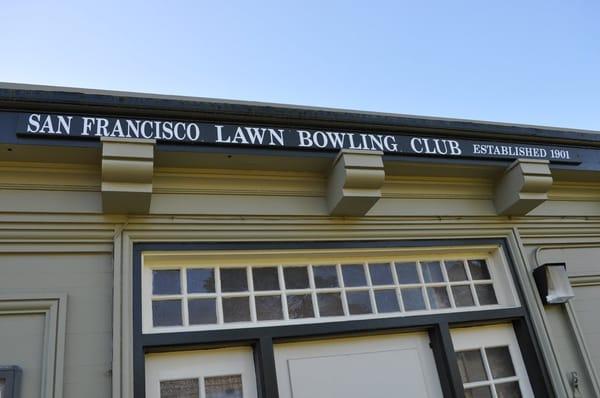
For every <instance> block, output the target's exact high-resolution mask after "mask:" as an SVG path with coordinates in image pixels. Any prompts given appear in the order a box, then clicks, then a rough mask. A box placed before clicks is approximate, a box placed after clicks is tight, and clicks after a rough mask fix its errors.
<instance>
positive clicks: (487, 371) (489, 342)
mask: <svg viewBox="0 0 600 398" xmlns="http://www.w3.org/2000/svg"><path fill="white" fill-rule="evenodd" d="M450 333H451V336H452V344H453V346H454V350H455V351H456V352H457V353H461V352H465V351H479V353H480V355H481V361H482V365H483V373H484V377H482V378H483V380H478V381H468V380H464V379H463V387H464V388H465V390H466V391H469V390H471V391H472V390H473V389H477V388H489V391H490V393H491V396H492V397H493V398H496V397H498V396H500V395H499V394H498V392H497V389H498V387H500V386H501V385H503V384H504V385H506V384H510V383H514V382H516V383H518V386H519V390H520V393H521V396H523V397H524V398H533V397H534V395H533V390H532V388H531V383H530V382H529V376H528V374H527V368H526V367H525V363H524V361H523V356H522V355H521V350H520V348H519V343H518V341H517V337H516V336H515V332H514V329H513V327H512V325H511V324H500V325H490V326H475V327H465V328H454V329H451V331H450ZM505 347H506V348H508V352H509V353H510V360H511V362H512V363H511V365H512V367H513V370H514V374H513V375H510V376H505V377H495V376H494V375H493V373H494V372H493V369H492V367H491V364H490V361H489V355H488V354H487V350H489V349H494V348H505ZM459 362H460V359H459ZM459 367H460V363H459ZM461 377H463V378H464V375H461Z"/></svg>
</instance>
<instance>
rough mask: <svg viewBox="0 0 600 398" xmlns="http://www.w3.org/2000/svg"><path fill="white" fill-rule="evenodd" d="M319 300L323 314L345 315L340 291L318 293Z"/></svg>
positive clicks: (320, 310) (320, 311) (320, 312)
mask: <svg viewBox="0 0 600 398" xmlns="http://www.w3.org/2000/svg"><path fill="white" fill-rule="evenodd" d="M317 301H318V302H319V314H321V316H337V315H344V310H343V308H342V299H341V298H340V294H339V293H319V294H317Z"/></svg>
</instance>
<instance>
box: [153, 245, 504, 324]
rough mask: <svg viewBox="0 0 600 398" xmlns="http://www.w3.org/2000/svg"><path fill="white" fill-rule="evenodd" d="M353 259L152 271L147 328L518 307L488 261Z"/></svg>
mask: <svg viewBox="0 0 600 398" xmlns="http://www.w3.org/2000/svg"><path fill="white" fill-rule="evenodd" d="M353 260H354V261H347V262H346V261H345V262H335V261H331V262H325V261H323V262H317V261H314V262H308V261H307V263H308V264H306V263H305V264H299V263H297V262H291V263H289V264H286V263H283V264H281V263H280V264H267V265H263V264H256V265H244V266H241V265H239V264H236V263H235V262H233V264H225V265H216V264H215V265H212V264H198V265H197V264H193V261H192V262H191V264H189V265H181V266H174V265H168V266H163V265H162V264H160V263H159V264H157V265H156V266H150V267H145V271H144V272H145V281H146V283H145V286H144V288H145V292H144V295H145V297H146V299H147V301H146V303H147V304H146V306H145V307H146V310H145V311H144V316H145V319H144V325H145V328H146V330H147V331H150V332H152V331H159V332H164V331H170V330H177V329H181V328H185V329H194V330H205V329H214V328H232V327H233V328H235V327H248V326H253V325H257V326H258V325H268V324H285V323H310V322H321V321H332V320H344V319H353V318H369V317H387V316H409V315H414V314H422V313H424V312H443V311H468V310H476V309H478V308H487V307H492V308H494V307H498V306H510V305H514V301H511V300H507V297H510V295H507V294H506V287H503V286H502V285H501V284H500V283H499V282H498V279H500V280H502V279H507V278H502V277H500V276H501V274H502V273H503V272H504V270H503V268H502V267H501V266H500V267H498V266H495V264H494V261H493V259H492V258H490V257H489V256H488V257H487V258H486V257H483V256H481V257H478V256H469V257H467V256H454V257H448V258H423V259H418V258H401V257H400V258H396V259H393V260H392V259H388V260H384V259H382V258H381V257H380V258H377V259H372V260H371V259H368V258H366V259H362V258H360V257H357V258H355V259H353ZM494 267H496V269H494Z"/></svg>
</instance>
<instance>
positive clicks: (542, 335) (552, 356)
mask: <svg viewBox="0 0 600 398" xmlns="http://www.w3.org/2000/svg"><path fill="white" fill-rule="evenodd" d="M512 230H513V234H512V236H511V238H510V239H508V244H509V245H510V246H511V247H510V249H511V250H507V251H506V252H507V255H508V256H511V257H509V259H508V260H509V261H511V263H513V265H514V267H513V268H514V272H515V280H516V281H517V282H518V287H519V290H520V292H521V295H522V297H521V299H522V300H524V303H523V306H524V307H525V308H526V310H527V312H528V314H529V317H530V319H531V322H532V329H533V333H534V336H535V339H536V342H537V346H538V347H539V350H540V354H541V356H542V358H544V359H545V361H544V363H545V364H546V372H547V373H548V382H549V383H550V384H551V385H552V386H553V389H554V392H555V393H556V394H558V395H559V396H562V395H564V396H567V394H568V392H567V391H568V390H567V386H566V385H565V382H564V379H563V375H562V374H561V370H560V368H559V366H558V358H557V353H556V351H555V350H554V346H553V345H552V343H551V339H550V333H549V331H548V321H547V319H546V316H545V313H544V308H543V306H542V303H541V300H540V297H539V294H538V292H537V288H536V286H535V281H534V280H533V273H532V272H530V271H529V267H528V265H527V264H528V263H529V261H527V259H526V257H525V254H524V253H525V248H524V247H523V245H522V243H521V242H522V240H521V236H520V234H519V230H518V228H517V227H513V229H512ZM546 372H545V373H546Z"/></svg>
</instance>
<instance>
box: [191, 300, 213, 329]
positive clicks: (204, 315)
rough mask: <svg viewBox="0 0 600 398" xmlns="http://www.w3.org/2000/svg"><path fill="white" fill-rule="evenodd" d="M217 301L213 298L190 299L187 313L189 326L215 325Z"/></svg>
mask: <svg viewBox="0 0 600 398" xmlns="http://www.w3.org/2000/svg"><path fill="white" fill-rule="evenodd" d="M216 304H217V300H216V299H214V298H205V299H190V300H189V301H188V313H189V320H190V325H205V324H210V323H217V308H216V307H217V305H216Z"/></svg>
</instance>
